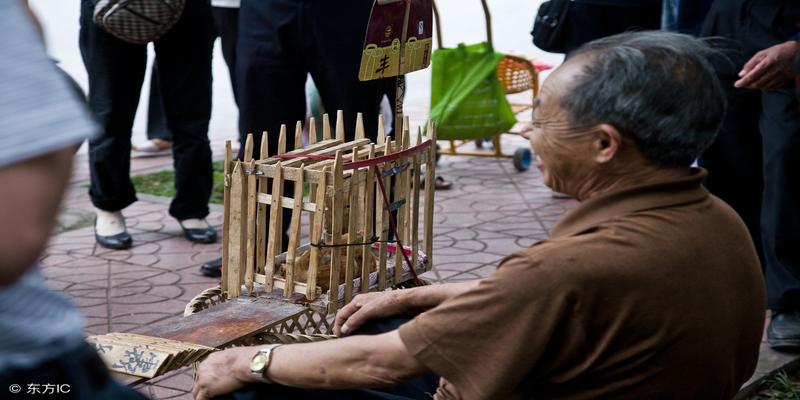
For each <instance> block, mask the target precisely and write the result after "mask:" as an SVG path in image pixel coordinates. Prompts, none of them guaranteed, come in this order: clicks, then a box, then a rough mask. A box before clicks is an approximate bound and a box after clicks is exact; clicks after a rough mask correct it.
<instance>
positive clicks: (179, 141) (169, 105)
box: [155, 1, 215, 240]
mask: <svg viewBox="0 0 800 400" xmlns="http://www.w3.org/2000/svg"><path fill="white" fill-rule="evenodd" d="M214 35H215V32H214V21H213V17H212V16H211V7H210V6H209V5H208V3H207V2H203V1H191V2H187V3H186V7H185V9H184V11H183V14H182V15H181V19H180V20H179V21H178V22H177V23H176V24H175V26H174V27H173V28H172V29H171V30H170V31H169V32H168V33H167V34H166V35H164V36H163V37H162V38H161V39H159V40H158V41H156V42H155V48H156V62H157V63H158V72H159V78H160V83H161V93H162V98H163V101H164V111H165V114H166V118H167V127H168V128H169V130H170V132H172V136H173V137H172V140H173V155H174V158H175V164H174V165H175V189H176V194H175V198H174V199H173V200H172V204H170V208H169V213H170V215H172V216H173V217H175V218H176V219H178V220H181V221H183V220H187V219H203V218H205V217H206V216H207V215H208V200H209V198H210V196H211V186H212V170H211V147H210V145H209V141H208V122H209V119H210V118H211V55H212V49H213V43H214V39H215V36H214ZM184 228H186V227H184ZM190 240H193V239H191V238H190Z"/></svg>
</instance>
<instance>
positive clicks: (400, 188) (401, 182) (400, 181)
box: [393, 129, 408, 282]
mask: <svg viewBox="0 0 800 400" xmlns="http://www.w3.org/2000/svg"><path fill="white" fill-rule="evenodd" d="M407 136H408V131H407V130H406V129H403V132H402V135H398V136H397V138H396V140H395V141H396V143H397V145H398V148H399V151H403V150H405V149H406V137H407ZM407 161H408V159H407V158H405V157H402V158H399V159H397V162H396V165H398V166H401V165H404V164H405V163H406V162H407ZM407 180H408V173H407V172H406V171H403V172H401V173H399V174H397V177H396V178H395V180H394V183H395V185H394V190H393V191H394V194H395V196H394V201H400V200H405V201H406V202H405V203H404V204H403V205H402V206H400V208H399V209H398V210H397V212H396V214H395V217H394V227H395V234H396V237H395V238H394V239H395V240H396V241H397V243H396V244H397V246H396V247H395V252H394V265H395V268H394V281H395V282H399V281H400V279H401V277H402V275H403V268H402V265H403V264H404V263H405V261H404V258H403V246H402V245H403V244H405V243H401V242H402V241H404V240H405V223H406V209H408V191H407V190H406V181H407Z"/></svg>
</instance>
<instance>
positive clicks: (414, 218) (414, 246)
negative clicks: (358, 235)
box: [411, 128, 424, 267]
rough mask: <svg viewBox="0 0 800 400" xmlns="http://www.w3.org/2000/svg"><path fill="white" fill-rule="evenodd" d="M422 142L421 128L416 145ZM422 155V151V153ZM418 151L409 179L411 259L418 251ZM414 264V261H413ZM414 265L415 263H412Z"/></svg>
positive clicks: (413, 258) (420, 172) (419, 173)
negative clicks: (411, 187)
mask: <svg viewBox="0 0 800 400" xmlns="http://www.w3.org/2000/svg"><path fill="white" fill-rule="evenodd" d="M421 143H422V128H419V129H418V130H417V143H416V144H417V145H419V144H421ZM422 154H423V156H424V153H422ZM421 167H422V164H421V163H420V153H417V154H414V158H413V164H412V168H414V170H413V174H414V177H413V178H412V180H411V184H412V185H413V190H414V192H413V193H412V194H411V200H412V205H411V259H412V260H415V259H416V257H417V254H418V252H419V185H420V176H421V174H422V171H420V168H421ZM415 264H416V263H415ZM414 267H416V265H414Z"/></svg>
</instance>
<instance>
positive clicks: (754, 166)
mask: <svg viewBox="0 0 800 400" xmlns="http://www.w3.org/2000/svg"><path fill="white" fill-rule="evenodd" d="M722 81H723V83H722V87H723V88H724V90H725V92H726V94H727V96H726V97H727V99H728V110H727V113H726V117H725V119H724V120H723V123H722V129H720V132H719V133H718V134H717V138H716V139H715V140H714V143H713V144H712V145H711V146H710V147H709V148H708V149H707V150H706V151H705V152H704V153H703V154H702V156H700V160H699V162H700V165H701V166H702V167H703V168H705V169H707V170H708V178H707V179H706V181H705V186H706V188H708V190H709V191H710V192H711V193H712V194H714V195H715V196H717V197H719V198H721V199H722V200H723V201H725V202H726V203H728V204H729V205H730V206H731V207H733V209H734V210H736V212H737V213H738V214H739V216H740V217H741V218H742V220H744V223H745V225H747V229H748V231H750V236H751V237H752V238H753V243H755V245H756V251H757V252H758V255H759V258H760V259H761V262H762V264H763V263H764V253H763V251H762V246H761V228H760V227H761V222H760V220H761V197H762V192H763V187H764V185H763V180H762V172H761V171H762V170H761V165H762V159H761V135H760V134H759V130H758V118H759V114H760V113H761V95H760V93H759V92H758V91H754V90H749V89H736V88H734V87H733V80H731V79H725V78H723V79H722Z"/></svg>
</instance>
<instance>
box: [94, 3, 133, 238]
mask: <svg viewBox="0 0 800 400" xmlns="http://www.w3.org/2000/svg"><path fill="white" fill-rule="evenodd" d="M93 10H94V3H93V2H92V1H91V0H82V2H81V18H80V23H81V29H80V42H79V44H80V50H81V56H82V57H83V63H84V66H85V67H86V72H87V73H88V76H89V95H88V101H89V109H90V110H91V112H92V114H93V116H94V117H95V119H96V121H97V122H98V124H99V125H100V128H101V132H100V135H99V136H97V137H95V138H93V139H91V140H90V141H89V171H90V177H91V184H90V187H89V197H90V198H91V200H92V204H94V206H95V208H96V213H97V220H96V222H95V239H96V240H97V243H98V244H100V245H101V246H104V247H107V248H111V249H124V248H128V247H130V246H131V244H132V239H131V236H130V235H129V234H128V232H127V230H126V229H125V220H124V218H123V216H122V213H121V210H122V209H124V208H125V207H127V206H129V205H130V204H132V203H133V202H135V201H136V191H135V189H134V187H133V184H132V183H131V180H130V158H131V128H132V127H133V119H134V116H135V114H136V108H137V106H138V104H139V93H140V91H141V87H142V81H143V79H144V72H145V68H146V62H147V53H146V48H145V46H142V45H133V44H130V43H126V42H123V41H122V40H120V39H117V38H115V37H114V36H112V35H111V34H109V33H108V32H106V31H104V30H102V29H100V28H98V27H97V26H95V24H94V22H93V21H92V13H93Z"/></svg>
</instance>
